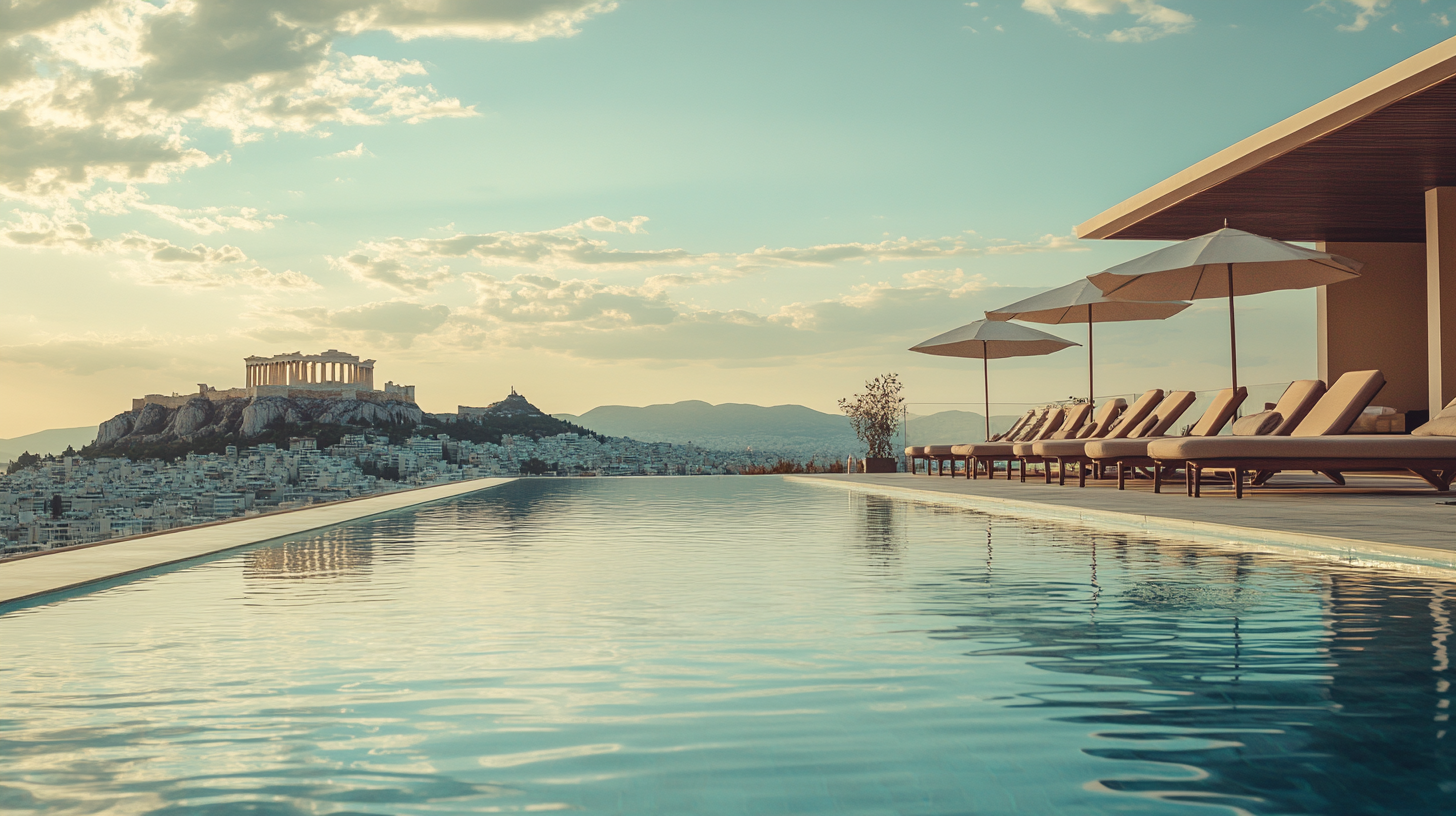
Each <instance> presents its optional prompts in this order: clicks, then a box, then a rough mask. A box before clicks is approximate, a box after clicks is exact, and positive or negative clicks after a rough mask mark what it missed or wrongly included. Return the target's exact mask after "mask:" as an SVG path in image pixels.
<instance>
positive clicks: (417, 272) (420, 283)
mask: <svg viewBox="0 0 1456 816" xmlns="http://www.w3.org/2000/svg"><path fill="white" fill-rule="evenodd" d="M328 261H329V265H331V266H333V267H334V268H335V269H342V270H344V271H346V272H348V273H349V276H350V277H352V278H353V279H354V280H356V281H359V282H360V283H363V284H367V285H370V286H383V287H387V288H389V289H394V290H396V291H399V292H404V293H405V294H418V293H421V292H428V291H430V290H432V289H434V288H435V286H436V285H437V284H440V283H444V282H445V281H447V280H449V279H450V268H449V267H446V266H441V267H436V268H434V269H412V268H410V267H408V266H406V265H404V264H403V263H400V262H399V261H397V260H393V259H390V258H371V257H369V256H368V255H363V254H359V253H355V254H353V255H346V256H344V257H342V258H329V259H328Z"/></svg>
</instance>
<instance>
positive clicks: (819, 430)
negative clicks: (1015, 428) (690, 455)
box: [553, 400, 1014, 457]
mask: <svg viewBox="0 0 1456 816" xmlns="http://www.w3.org/2000/svg"><path fill="white" fill-rule="evenodd" d="M553 416H555V417H557V418H558V419H564V420H567V421H569V422H574V423H576V424H577V425H581V426H583V427H586V428H591V429H592V430H593V431H596V432H597V433H601V434H606V435H607V436H627V437H631V438H633V439H636V440H638V441H640V442H672V443H676V444H687V443H689V442H691V443H693V444H696V445H700V446H702V447H705V448H714V449H718V450H741V449H743V448H747V447H753V448H755V449H760V450H776V451H783V452H785V453H804V454H805V455H807V454H810V453H818V452H822V453H833V454H835V455H836V457H837V456H840V455H848V454H851V453H855V454H859V455H863V454H864V451H863V450H862V448H863V447H864V445H863V444H862V443H861V442H860V441H859V439H858V438H857V437H855V435H854V430H853V429H852V428H851V426H850V424H849V418H848V417H845V416H843V415H841V414H826V413H824V412H822V411H815V410H814V409H812V408H807V407H805V406H803V405H774V406H762V405H745V404H742V403H732V402H727V403H723V404H721V405H712V404H710V403H706V402H702V401H701V400H685V401H683V402H675V403H672V404H660V405H646V406H642V407H640V408H637V407H631V406H626V405H603V406H601V407H599V408H593V409H591V410H590V411H587V412H586V413H584V414H581V415H579V416H578V415H575V414H554V415H553ZM1013 419H1014V418H1013V417H992V418H991V426H992V427H991V429H992V431H993V432H995V431H998V430H1001V429H1004V428H1005V427H1007V426H1009V425H1010V423H1011V422H1012V421H1013ZM983 429H984V424H983V420H982V418H981V415H980V414H978V413H973V412H970V411H941V412H939V413H935V414H930V415H928V416H916V415H914V414H912V415H911V416H910V422H909V429H908V438H909V440H910V442H911V444H927V443H932V442H935V443H939V442H947V443H949V442H956V443H959V442H976V441H979V440H980V439H981V438H982V437H983V435H984V434H983ZM897 447H898V445H897Z"/></svg>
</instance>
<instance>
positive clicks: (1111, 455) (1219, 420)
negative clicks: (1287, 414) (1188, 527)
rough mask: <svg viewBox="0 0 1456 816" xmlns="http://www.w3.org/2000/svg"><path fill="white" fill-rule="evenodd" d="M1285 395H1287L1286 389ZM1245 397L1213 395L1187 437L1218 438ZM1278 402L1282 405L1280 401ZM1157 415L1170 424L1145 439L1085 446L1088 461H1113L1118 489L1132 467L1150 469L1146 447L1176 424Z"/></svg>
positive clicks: (1242, 391) (1229, 392)
mask: <svg viewBox="0 0 1456 816" xmlns="http://www.w3.org/2000/svg"><path fill="white" fill-rule="evenodd" d="M1306 382H1313V383H1318V384H1319V387H1320V390H1321V392H1323V390H1324V383H1322V382H1320V381H1319V380H1308V381H1306ZM1290 388H1291V389H1292V388H1293V386H1290ZM1187 393H1190V392H1187V391H1179V392H1175V394H1174V396H1176V395H1177V394H1187ZM1285 393H1286V394H1287V393H1289V392H1288V390H1286V391H1285ZM1248 396H1249V390H1248V389H1247V388H1243V387H1242V386H1241V387H1240V388H1239V389H1238V391H1235V390H1234V389H1232V388H1225V389H1223V390H1222V391H1220V392H1218V393H1217V394H1215V395H1214V398H1213V402H1212V403H1210V404H1209V406H1208V408H1207V410H1205V411H1204V412H1203V416H1202V417H1200V418H1199V420H1198V422H1196V423H1194V425H1193V427H1192V428H1191V429H1189V431H1188V434H1187V435H1188V436H1218V433H1219V431H1222V430H1223V427H1224V426H1225V425H1227V424H1228V421H1229V420H1230V419H1233V417H1234V412H1235V411H1237V410H1238V407H1239V406H1240V405H1242V404H1243V402H1244V400H1245V399H1246V398H1247V397H1248ZM1168 399H1169V400H1171V399H1173V397H1169V398H1168ZM1280 401H1281V402H1283V400H1282V399H1281V400H1280ZM1165 402H1166V400H1165ZM1309 405H1311V406H1312V405H1314V401H1313V400H1310V402H1309ZM1185 410H1187V406H1185V407H1184V408H1183V409H1181V410H1179V411H1178V414H1182V413H1183V411H1185ZM1304 412H1305V413H1308V412H1309V407H1308V406H1306V407H1305V408H1304ZM1159 413H1160V415H1161V416H1162V417H1163V418H1164V419H1168V420H1171V421H1159V423H1158V427H1155V428H1153V432H1152V433H1150V434H1148V435H1147V436H1144V437H1137V438H1124V439H1094V440H1091V441H1089V442H1088V443H1087V457H1088V458H1089V459H1091V460H1093V461H1094V462H1096V463H1098V465H1099V466H1101V465H1103V464H1105V463H1107V462H1112V463H1113V464H1114V465H1116V467H1117V489H1118V490H1122V489H1123V488H1124V487H1126V485H1127V481H1126V477H1127V472H1128V471H1129V470H1131V469H1132V468H1137V467H1153V465H1154V463H1153V460H1152V459H1151V458H1150V457H1149V456H1148V446H1149V445H1151V444H1152V443H1153V442H1155V441H1157V440H1158V439H1159V438H1165V437H1163V434H1165V433H1166V432H1167V430H1168V428H1171V427H1173V422H1176V421H1177V416H1169V414H1170V412H1169V411H1167V410H1166V409H1163V410H1160V412H1159ZM1301 416H1302V415H1301ZM1154 478H1155V481H1157V482H1158V483H1159V484H1161V481H1160V480H1159V479H1158V477H1157V476H1155V477H1154ZM1155 490H1156V487H1155Z"/></svg>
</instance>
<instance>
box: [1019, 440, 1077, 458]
mask: <svg viewBox="0 0 1456 816" xmlns="http://www.w3.org/2000/svg"><path fill="white" fill-rule="evenodd" d="M1032 450H1033V451H1035V452H1036V455H1037V456H1049V457H1053V458H1056V457H1058V456H1060V457H1064V458H1065V457H1069V456H1082V455H1084V454H1085V453H1086V451H1087V442H1086V441H1084V440H1081V439H1048V440H1046V441H1045V442H1038V443H1036V444H1035V445H1032Z"/></svg>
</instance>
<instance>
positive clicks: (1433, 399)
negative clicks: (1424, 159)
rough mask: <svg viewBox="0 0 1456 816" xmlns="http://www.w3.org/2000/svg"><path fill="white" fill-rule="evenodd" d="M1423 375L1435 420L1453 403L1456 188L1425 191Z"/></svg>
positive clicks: (1455, 372) (1455, 369) (1455, 379)
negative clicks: (1424, 363)
mask: <svg viewBox="0 0 1456 816" xmlns="http://www.w3.org/2000/svg"><path fill="white" fill-rule="evenodd" d="M1426 371H1427V372H1428V375H1429V379H1428V383H1429V389H1430V392H1429V394H1428V404H1429V406H1430V410H1431V416H1435V415H1436V414H1437V413H1439V412H1440V410H1441V409H1442V408H1443V407H1445V405H1446V403H1448V402H1450V401H1451V400H1452V399H1456V187H1435V188H1432V189H1430V190H1427V191H1426Z"/></svg>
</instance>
